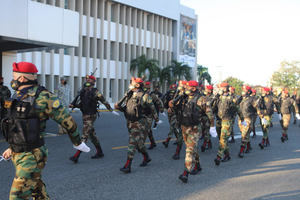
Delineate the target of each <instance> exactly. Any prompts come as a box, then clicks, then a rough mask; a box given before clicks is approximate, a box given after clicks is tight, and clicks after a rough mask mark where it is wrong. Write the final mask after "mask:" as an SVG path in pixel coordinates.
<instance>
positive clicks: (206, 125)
mask: <svg viewBox="0 0 300 200" xmlns="http://www.w3.org/2000/svg"><path fill="white" fill-rule="evenodd" d="M209 129H210V121H209V118H208V117H207V116H203V117H202V120H201V123H200V125H199V130H201V133H202V136H204V141H207V142H208V141H209V140H210V138H211V135H210V133H209Z"/></svg>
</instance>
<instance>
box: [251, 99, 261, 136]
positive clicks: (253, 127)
mask: <svg viewBox="0 0 300 200" xmlns="http://www.w3.org/2000/svg"><path fill="white" fill-rule="evenodd" d="M251 97H252V98H253V101H255V102H258V101H259V97H258V96H256V95H252V96H251ZM254 109H255V112H253V114H252V116H251V118H252V119H251V126H250V127H251V131H250V132H253V136H252V137H253V138H255V137H256V131H255V123H256V120H257V116H258V115H257V110H256V108H254Z"/></svg>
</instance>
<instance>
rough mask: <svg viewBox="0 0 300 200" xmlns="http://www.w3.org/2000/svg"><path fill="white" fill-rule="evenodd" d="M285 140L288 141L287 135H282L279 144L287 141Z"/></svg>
mask: <svg viewBox="0 0 300 200" xmlns="http://www.w3.org/2000/svg"><path fill="white" fill-rule="evenodd" d="M287 140H288V136H287V134H285V133H282V136H281V142H282V143H284V142H285V141H287Z"/></svg>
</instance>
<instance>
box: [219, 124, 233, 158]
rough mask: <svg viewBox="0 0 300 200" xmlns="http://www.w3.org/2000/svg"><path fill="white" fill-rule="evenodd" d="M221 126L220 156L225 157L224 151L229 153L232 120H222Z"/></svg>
mask: <svg viewBox="0 0 300 200" xmlns="http://www.w3.org/2000/svg"><path fill="white" fill-rule="evenodd" d="M221 126H222V128H221V135H220V140H219V151H218V156H219V157H220V158H223V156H224V153H229V147H228V138H229V136H230V134H231V132H230V130H231V127H232V120H222V123H221Z"/></svg>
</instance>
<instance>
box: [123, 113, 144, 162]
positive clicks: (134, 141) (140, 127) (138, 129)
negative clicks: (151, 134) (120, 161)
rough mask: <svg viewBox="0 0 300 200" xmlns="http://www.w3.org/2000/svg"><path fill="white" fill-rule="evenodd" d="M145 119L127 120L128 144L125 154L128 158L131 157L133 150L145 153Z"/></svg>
mask: <svg viewBox="0 0 300 200" xmlns="http://www.w3.org/2000/svg"><path fill="white" fill-rule="evenodd" d="M145 125H146V122H145V119H141V120H139V121H135V122H132V121H127V128H128V132H129V144H128V153H127V156H128V158H129V159H133V157H134V154H135V151H136V150H138V151H139V152H140V153H146V152H147V151H146V147H145V140H146V138H147V133H146V129H145Z"/></svg>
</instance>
